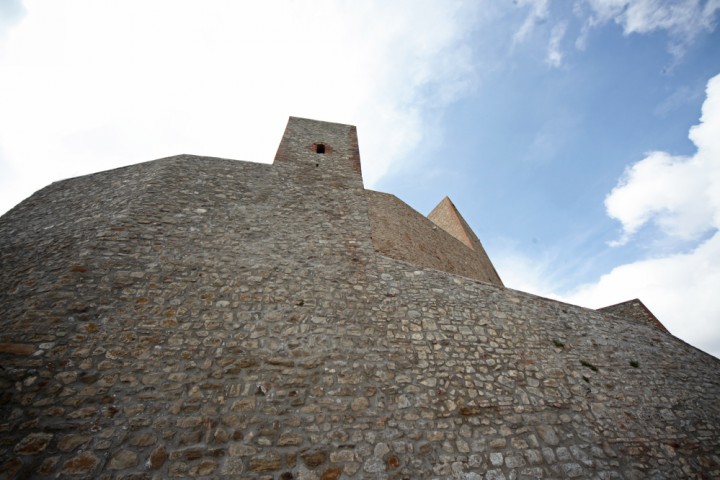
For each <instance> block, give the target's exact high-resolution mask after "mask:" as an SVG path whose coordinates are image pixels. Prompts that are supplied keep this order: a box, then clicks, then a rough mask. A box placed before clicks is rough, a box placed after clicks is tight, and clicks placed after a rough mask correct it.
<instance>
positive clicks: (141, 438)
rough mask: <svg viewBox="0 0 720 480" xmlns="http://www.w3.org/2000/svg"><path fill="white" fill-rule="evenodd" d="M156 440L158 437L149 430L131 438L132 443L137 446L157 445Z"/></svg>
mask: <svg viewBox="0 0 720 480" xmlns="http://www.w3.org/2000/svg"><path fill="white" fill-rule="evenodd" d="M155 442H157V437H156V436H155V435H153V434H152V433H148V432H142V433H136V434H135V435H133V437H132V438H131V439H130V445H133V446H135V447H149V446H150V445H155Z"/></svg>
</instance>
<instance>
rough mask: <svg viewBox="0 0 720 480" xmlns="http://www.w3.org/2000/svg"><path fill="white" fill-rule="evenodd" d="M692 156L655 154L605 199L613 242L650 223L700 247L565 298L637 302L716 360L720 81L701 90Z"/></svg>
mask: <svg viewBox="0 0 720 480" xmlns="http://www.w3.org/2000/svg"><path fill="white" fill-rule="evenodd" d="M700 120H701V121H700V124H698V125H696V126H693V127H692V128H691V129H690V139H691V140H692V141H693V143H694V144H695V145H696V146H697V152H696V153H695V154H694V155H693V156H691V157H674V156H672V155H670V154H668V153H664V152H653V153H651V154H649V155H648V156H647V157H646V158H644V159H643V160H641V161H639V162H638V163H636V164H635V165H633V166H631V167H630V168H629V169H628V170H627V171H626V173H625V175H624V176H623V179H621V181H620V183H619V185H618V186H617V187H615V188H614V189H613V190H612V192H611V193H610V194H609V195H608V197H607V198H606V201H605V204H606V207H607V211H608V214H609V215H610V216H611V217H613V218H616V219H618V220H619V221H620V222H621V223H622V226H623V236H622V238H621V241H620V242H619V243H624V242H627V241H629V240H630V239H631V238H632V235H633V234H634V233H636V232H637V231H638V230H639V229H640V228H642V227H643V226H644V225H647V224H654V225H656V226H657V227H658V230H659V231H660V232H662V233H664V234H666V235H667V236H668V237H671V238H680V239H684V240H688V239H694V240H696V241H697V240H700V238H701V236H703V235H704V236H707V235H708V234H710V235H711V236H710V238H707V239H705V240H704V241H701V242H700V244H699V245H697V246H696V247H695V248H693V249H692V250H691V251H689V252H686V253H685V252H682V253H674V254H671V255H667V256H662V257H658V258H650V259H647V260H641V261H637V262H633V263H629V264H626V265H622V266H619V267H617V268H614V269H613V270H612V271H611V272H610V273H608V274H606V275H603V276H602V277H601V278H600V280H599V281H598V282H597V283H594V284H589V285H584V286H582V287H580V288H579V289H578V290H577V291H575V292H573V293H570V294H566V295H563V298H564V299H565V300H566V301H568V302H571V303H575V304H578V305H583V306H586V307H590V308H598V307H602V306H606V305H611V304H614V303H618V302H621V301H625V300H629V299H630V298H633V297H638V298H640V299H641V300H642V301H643V302H644V303H645V304H646V305H647V306H648V307H649V308H650V310H652V311H653V312H654V313H655V315H656V316H657V317H658V318H659V319H660V321H661V322H663V324H664V325H665V326H666V327H667V328H668V329H669V330H670V331H671V332H672V333H673V334H675V335H677V336H678V337H680V338H682V339H684V340H686V341H688V342H689V343H691V344H693V345H696V346H698V347H699V348H701V349H703V350H705V351H707V352H709V353H712V354H713V355H715V356H716V357H718V358H720V295H719V294H718V292H720V231H718V229H719V228H720V135H718V132H720V75H717V76H716V77H714V78H712V79H711V80H710V81H709V82H708V86H707V99H706V100H705V102H704V104H703V107H702V117H701V119H700Z"/></svg>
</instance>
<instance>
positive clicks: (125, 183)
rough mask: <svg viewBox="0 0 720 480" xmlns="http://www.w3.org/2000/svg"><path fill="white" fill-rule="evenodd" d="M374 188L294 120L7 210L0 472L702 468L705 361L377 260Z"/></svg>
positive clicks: (535, 474)
mask: <svg viewBox="0 0 720 480" xmlns="http://www.w3.org/2000/svg"><path fill="white" fill-rule="evenodd" d="M319 144H322V145H324V147H325V153H317V150H318V145H319ZM375 199H381V201H380V203H382V202H385V201H387V202H388V204H394V205H397V204H398V203H397V202H399V201H396V200H397V199H394V197H392V196H389V195H385V194H373V193H369V192H367V191H366V190H364V188H363V184H362V177H361V175H360V164H359V151H358V144H357V138H356V135H355V129H354V127H350V126H346V125H337V124H328V123H324V122H315V121H309V120H302V119H294V118H293V119H291V121H290V122H289V125H288V130H287V132H286V135H285V137H284V138H283V141H282V142H281V147H280V149H279V150H278V156H277V159H276V162H275V163H274V164H273V165H263V164H254V163H248V162H239V161H232V160H224V159H216V158H207V157H198V156H192V155H180V156H177V157H171V158H166V159H161V160H156V161H153V162H148V163H142V164H138V165H133V166H130V167H125V168H121V169H117V170H113V171H109V172H103V173H98V174H94V175H89V176H85V177H79V178H74V179H69V180H64V181H61V182H58V183H54V184H52V185H50V186H49V187H47V188H45V189H43V190H41V191H39V192H37V193H36V194H35V195H33V196H32V197H30V198H29V199H27V200H25V201H24V202H23V203H21V204H20V205H18V206H17V207H15V208H14V209H13V210H11V211H10V212H8V213H7V214H6V215H5V216H3V217H2V218H0V322H2V323H1V326H2V330H0V345H2V347H0V365H2V367H3V368H2V369H0V466H2V475H4V476H5V477H6V478H13V477H15V478H28V477H38V478H40V477H41V476H48V477H52V478H54V477H56V476H58V475H61V476H62V475H64V476H68V477H72V478H75V477H77V478H103V479H110V478H168V477H202V478H240V479H270V478H272V479H274V480H276V479H284V480H287V479H293V478H308V479H310V478H326V479H332V478H374V479H375V478H380V479H384V478H387V479H391V478H392V479H395V478H398V479H401V478H438V479H447V478H456V479H500V478H504V479H511V478H518V479H519V478H600V479H605V478H626V479H634V478H668V479H671V478H672V479H674V478H713V477H720V466H719V464H720V440H719V439H720V431H719V430H720V402H718V398H720V368H719V367H720V363H719V362H718V360H717V359H715V358H713V357H711V356H709V355H706V354H704V353H702V352H700V351H698V350H697V349H695V348H693V347H691V346H689V345H687V344H685V343H684V342H682V341H680V340H678V339H676V338H675V337H673V336H672V335H670V334H668V333H666V332H664V331H661V330H660V329H658V327H657V326H655V325H653V324H651V323H648V322H647V321H643V320H638V319H637V318H635V317H634V316H632V315H627V314H625V313H623V312H622V311H614V312H612V314H610V313H608V312H602V311H593V310H589V309H585V308H580V307H576V306H572V305H567V304H563V303H559V302H556V301H553V300H549V299H545V298H541V297H537V296H534V295H529V294H526V293H523V292H518V291H514V290H511V289H507V288H504V287H502V286H500V285H498V284H496V283H493V282H489V281H479V280H478V279H475V278H472V276H471V275H468V274H464V273H458V272H455V273H452V270H451V269H450V268H449V267H447V265H451V264H452V262H456V261H457V258H452V254H449V253H448V251H444V252H442V254H443V255H445V256H446V257H445V258H446V260H447V262H446V263H445V264H443V265H440V266H437V267H433V268H429V267H428V266H427V265H422V264H419V263H413V262H412V260H413V257H409V258H408V259H401V260H399V259H396V258H391V256H390V255H386V254H385V253H384V252H383V250H382V248H380V247H378V245H377V243H376V237H375V235H376V233H377V232H378V223H374V220H373V214H372V213H371V210H372V209H373V208H374V207H373V206H372V205H373V204H374V202H375ZM388 199H389V200H388ZM403 205H404V204H403ZM393 208H395V207H393ZM398 208H399V210H401V211H405V212H407V211H408V210H407V209H408V208H409V207H407V206H400V207H398ZM416 215H417V216H416ZM413 218H419V219H422V220H412V219H413ZM383 222H384V223H383ZM380 224H381V225H386V227H382V228H395V229H397V230H398V231H399V232H394V233H392V235H395V233H398V234H399V235H401V236H402V229H403V228H406V227H407V228H409V229H413V231H417V232H424V231H430V232H435V233H438V234H439V236H438V235H434V234H433V233H430V234H429V235H431V236H427V237H422V239H423V242H425V241H428V242H429V241H430V239H432V238H439V239H440V240H438V241H439V242H441V243H442V244H443V245H444V244H447V245H454V246H453V247H449V248H451V249H455V248H456V247H457V249H458V250H457V251H458V252H463V251H464V252H473V251H474V250H473V249H470V248H468V247H467V245H466V244H463V243H462V242H461V241H459V240H457V239H456V238H454V237H452V236H451V235H450V234H448V233H446V232H445V231H443V229H442V228H440V227H438V229H437V230H433V229H432V226H433V223H432V222H430V221H429V220H427V219H424V217H422V216H420V215H419V214H417V213H416V212H414V213H412V214H408V216H407V218H405V219H398V220H397V222H394V221H393V219H392V217H390V216H388V217H387V218H385V219H384V220H382V222H380ZM426 227H427V228H426ZM428 229H429V230H428ZM380 234H381V236H382V235H389V234H388V233H387V232H380ZM423 235H424V234H423ZM433 235H434V236H433ZM410 237H411V238H419V237H413V234H410ZM428 246H432V245H428ZM462 249H464V250H462ZM440 250H442V249H440ZM453 251H455V250H453ZM458 255H463V254H460V253H459V254H458ZM488 262H489V260H488ZM457 264H458V265H460V264H461V262H457ZM446 267H447V268H446ZM444 270H447V271H444ZM449 272H450V273H449Z"/></svg>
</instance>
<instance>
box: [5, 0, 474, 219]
mask: <svg viewBox="0 0 720 480" xmlns="http://www.w3.org/2000/svg"><path fill="white" fill-rule="evenodd" d="M26 8H27V15H26V16H25V18H24V20H23V21H22V22H21V23H19V24H18V25H15V26H14V28H13V29H12V31H10V33H9V34H8V36H7V38H6V40H5V42H3V44H2V46H3V47H4V48H3V49H1V50H0V70H1V71H2V72H3V74H2V75H0V105H2V106H3V107H2V109H0V155H1V156H0V167H1V168H2V174H3V175H0V176H2V177H3V178H2V180H0V182H2V183H3V186H4V187H5V188H6V192H7V191H8V189H11V187H12V186H16V189H17V190H18V191H17V192H14V193H13V194H12V195H11V198H10V199H8V200H6V203H5V204H3V205H0V213H2V212H4V211H5V210H7V209H8V208H10V207H11V206H12V204H13V203H16V202H18V201H19V200H21V199H22V198H23V197H25V196H28V195H29V194H31V193H32V191H34V190H36V189H38V188H40V187H42V186H44V185H46V184H47V183H49V182H50V181H54V180H57V179H60V178H65V177H69V176H75V175H80V174H85V173H89V172H93V171H99V170H104V169H108V168H113V167H117V166H121V165H125V164H128V163H135V162H138V161H143V160H150V159H153V158H158V157H162V156H168V155H174V154H178V153H196V154H203V155H212V156H220V157H228V158H237V159H242V160H253V161H265V162H269V161H271V160H272V158H273V156H274V153H275V149H276V148H277V144H278V142H279V139H280V136H281V134H282V131H283V129H284V125H285V122H286V120H287V117H288V116H290V115H295V116H304V117H310V118H318V119H323V120H328V121H336V122H341V123H351V124H355V125H357V126H358V130H359V135H360V137H361V145H362V149H363V151H362V155H363V170H364V176H365V180H366V182H367V183H368V184H370V185H372V184H373V183H374V182H375V181H377V179H379V178H380V177H381V176H382V175H383V174H384V173H385V172H387V171H388V169H389V168H390V167H391V165H394V164H395V163H397V162H399V161H401V160H402V159H403V158H405V156H406V155H407V154H408V152H409V151H411V150H412V149H413V148H415V147H417V146H418V145H419V143H420V142H421V139H422V138H423V136H424V135H425V133H426V131H427V129H428V128H429V127H428V125H429V119H430V118H432V117H433V116H434V115H433V114H434V113H436V112H437V111H438V110H441V109H442V108H444V107H445V106H446V105H447V104H448V103H450V102H452V101H453V100H455V99H456V98H458V96H459V95H461V94H462V93H463V92H464V91H466V89H467V88H468V87H470V86H472V85H473V82H474V81H475V71H474V70H473V65H472V62H471V61H470V54H471V51H470V47H469V46H468V41H467V36H468V34H469V32H470V31H471V28H474V27H475V26H477V25H478V24H479V23H481V22H480V21H479V16H478V9H479V8H480V6H479V5H477V4H475V3H473V4H472V5H470V4H467V5H466V4H462V3H453V4H452V5H450V4H448V3H446V2H436V1H429V0H405V1H398V2H392V3H391V4H388V3H387V2H381V1H374V2H373V1H368V2H330V1H320V2H317V1H312V2H311V1H309V0H307V1H306V0H301V1H289V0H278V1H268V2H253V3H249V2H234V1H227V0H217V1H213V2H204V3H203V5H202V7H200V6H199V4H198V3H197V2H191V1H181V0H172V1H170V0H158V1H153V2H144V1H139V0H128V1H123V2H111V1H104V0H85V1H63V0H57V1H53V2H43V1H30V0H29V1H27V2H26ZM419 32H421V33H419ZM250 139H252V141H250ZM3 197H5V198H7V195H6V194H4V195H3Z"/></svg>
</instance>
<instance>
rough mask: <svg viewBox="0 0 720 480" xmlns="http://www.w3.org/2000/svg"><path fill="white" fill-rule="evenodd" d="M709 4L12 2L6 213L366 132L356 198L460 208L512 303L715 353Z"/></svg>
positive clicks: (713, 29) (423, 208)
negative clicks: (154, 166)
mask: <svg viewBox="0 0 720 480" xmlns="http://www.w3.org/2000/svg"><path fill="white" fill-rule="evenodd" d="M719 21H720V0H674V1H670V0H574V1H571V0H555V1H553V0H515V1H512V2H510V1H507V2H498V1H496V0H475V1H466V2H463V1H451V0H437V1H432V0H376V1H373V0H366V1H362V2H357V1H350V0H344V1H341V0H338V1H331V0H314V1H310V0H294V1H291V0H286V1H280V0H277V1H275V0H267V1H263V2H239V1H231V0H227V1H223V0H206V1H203V2H200V1H184V0H142V1H141V0H123V1H122V2H118V1H111V0H84V1H82V0H53V1H39V0H25V1H21V0H0V213H4V212H5V211H7V210H9V209H10V208H12V207H13V206H14V205H15V204H17V203H18V202H20V201H21V200H23V199H24V198H27V197H28V196H29V195H31V194H32V193H33V192H35V191H37V190H38V189H40V188H42V187H44V186H46V185H48V184H49V183H51V182H54V181H57V180H61V179H64V178H69V177H74V176H78V175H84V174H88V173H92V172H97V171H102V170H108V169H111V168H115V167H119V166H124V165H129V164H133V163H138V162H142V161H147V160H152V159H156V158H161V157H166V156H171V155H177V154H181V153H189V154H198V155H207V156H217V157H225V158H233V159H238V160H249V161H257V162H271V161H272V158H273V156H274V153H275V150H276V149H277V145H278V143H279V140H280V137H281V135H282V133H283V130H284V127H285V124H286V122H287V118H288V116H291V115H292V116H299V117H307V118H315V119H319V120H326V121H332V122H338V123H347V124H353V125H357V127H358V134H359V137H360V152H361V157H362V168H363V176H364V180H365V185H366V187H368V188H371V189H374V190H380V191H385V192H389V193H393V194H394V195H396V196H398V197H399V198H401V199H402V200H404V201H405V202H407V203H408V204H410V205H411V206H412V207H413V208H415V209H416V210H418V211H419V212H421V213H423V214H427V213H429V212H430V210H432V208H433V207H434V206H435V205H436V204H437V203H439V202H440V200H442V198H443V197H444V196H445V195H448V196H450V198H451V199H452V200H453V202H454V203H455V205H456V206H457V207H458V209H459V210H460V212H461V213H462V215H463V216H464V217H465V219H466V220H467V221H468V223H469V224H470V225H471V226H472V227H473V229H474V230H475V232H476V233H477V234H478V236H479V237H480V239H481V241H482V242H483V244H484V246H485V248H486V250H487V251H488V254H489V255H490V258H491V259H492V260H493V262H494V263H495V266H496V268H497V270H498V272H499V274H500V276H501V277H502V279H503V281H504V282H505V284H506V285H507V286H509V287H511V288H515V289H518V290H522V291H526V292H531V293H535V294H538V295H542V296H545V297H550V298H553V299H558V300H562V301H565V302H569V303H572V304H577V305H582V306H585V307H588V308H599V307H603V306H607V305H611V304H614V303H619V302H622V301H626V300H630V299H633V298H640V299H641V300H642V301H643V303H645V305H647V306H648V308H650V310H651V311H652V312H653V313H654V314H655V315H656V316H657V317H658V318H659V319H660V321H661V322H663V324H664V325H665V326H666V327H667V328H668V329H669V330H670V332H671V333H672V334H674V335H676V336H677V337H679V338H681V339H683V340H684V341H686V342H688V343H690V344H691V345H693V346H695V347H697V348H699V349H702V350H704V351H706V352H708V353H710V354H712V355H714V356H716V357H718V358H720V232H719V231H718V230H719V228H720V28H718V22H719Z"/></svg>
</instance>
